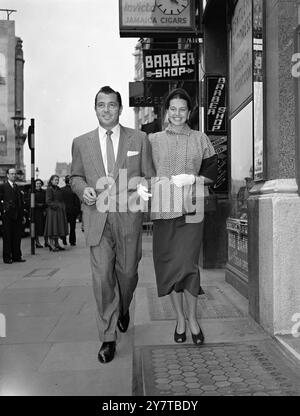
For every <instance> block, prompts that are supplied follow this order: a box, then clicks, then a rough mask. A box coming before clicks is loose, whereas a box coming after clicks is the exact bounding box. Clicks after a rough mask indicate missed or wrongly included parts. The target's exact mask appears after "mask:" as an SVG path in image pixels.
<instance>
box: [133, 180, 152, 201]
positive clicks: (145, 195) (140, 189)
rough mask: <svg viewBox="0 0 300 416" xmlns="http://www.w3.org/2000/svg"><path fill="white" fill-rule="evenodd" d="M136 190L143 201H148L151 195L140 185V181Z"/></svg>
mask: <svg viewBox="0 0 300 416" xmlns="http://www.w3.org/2000/svg"><path fill="white" fill-rule="evenodd" d="M136 190H137V193H138V195H139V196H140V197H141V198H142V200H143V201H149V198H151V196H152V194H149V193H148V189H147V188H146V186H144V185H142V184H141V183H139V184H138V186H137V188H136Z"/></svg>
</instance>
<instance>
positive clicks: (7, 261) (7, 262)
mask: <svg viewBox="0 0 300 416" xmlns="http://www.w3.org/2000/svg"><path fill="white" fill-rule="evenodd" d="M3 263H6V264H12V259H8V260H3Z"/></svg>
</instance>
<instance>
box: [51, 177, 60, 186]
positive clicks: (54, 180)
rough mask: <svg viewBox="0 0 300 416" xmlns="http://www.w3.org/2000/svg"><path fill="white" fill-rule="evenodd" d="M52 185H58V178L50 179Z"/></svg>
mask: <svg viewBox="0 0 300 416" xmlns="http://www.w3.org/2000/svg"><path fill="white" fill-rule="evenodd" d="M51 182H52V185H56V186H57V185H58V182H59V178H58V177H57V176H54V178H53V179H52V181H51Z"/></svg>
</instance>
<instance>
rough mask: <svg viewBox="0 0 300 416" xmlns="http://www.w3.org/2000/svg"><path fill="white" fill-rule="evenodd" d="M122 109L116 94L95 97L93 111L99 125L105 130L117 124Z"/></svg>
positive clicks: (100, 94)
mask: <svg viewBox="0 0 300 416" xmlns="http://www.w3.org/2000/svg"><path fill="white" fill-rule="evenodd" d="M122 109H123V108H122V107H120V106H119V102H118V99H117V96H116V94H103V93H102V92H100V93H99V94H98V96H97V102H96V106H95V111H96V115H97V118H98V120H99V123H100V125H101V126H102V127H103V128H105V129H112V128H114V127H115V126H116V125H117V124H118V123H119V117H120V115H121V113H122Z"/></svg>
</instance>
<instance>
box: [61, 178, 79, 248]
mask: <svg viewBox="0 0 300 416" xmlns="http://www.w3.org/2000/svg"><path fill="white" fill-rule="evenodd" d="M65 183H66V186H64V187H62V188H61V191H62V195H63V201H64V203H65V208H66V214H67V221H68V224H69V244H70V245H71V246H76V219H77V217H78V216H79V214H80V211H81V203H80V199H79V198H78V196H77V195H76V194H75V193H74V192H73V191H72V188H71V185H70V175H67V176H66V177H65ZM63 243H64V244H65V245H67V239H66V237H65V238H64V239H63Z"/></svg>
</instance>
